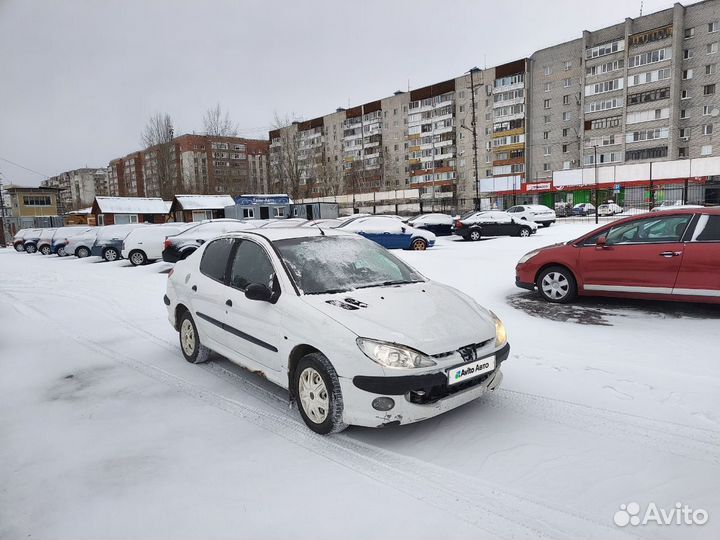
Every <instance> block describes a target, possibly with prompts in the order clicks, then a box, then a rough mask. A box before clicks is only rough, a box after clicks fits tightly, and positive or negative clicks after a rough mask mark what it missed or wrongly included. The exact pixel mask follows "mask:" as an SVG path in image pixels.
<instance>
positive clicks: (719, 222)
mask: <svg viewBox="0 0 720 540" xmlns="http://www.w3.org/2000/svg"><path fill="white" fill-rule="evenodd" d="M515 284H516V285H517V286H518V287H522V288H523V289H528V290H535V289H536V288H537V290H538V292H539V293H540V295H541V296H542V297H543V298H545V299H546V300H548V301H549V302H558V303H565V302H569V301H570V300H572V299H573V298H574V297H575V296H576V295H581V296H615V297H622V298H645V299H653V300H675V301H681V302H708V303H718V304H720V208H685V209H679V210H667V211H664V212H653V213H651V214H650V213H648V214H641V215H637V216H632V217H628V218H625V219H619V220H617V221H614V222H613V223H609V224H607V225H605V226H603V227H600V228H599V229H595V230H594V231H592V232H591V233H588V234H586V235H584V236H581V237H580V238H577V239H575V240H571V241H569V242H566V243H564V244H556V245H553V246H548V247H545V248H541V249H538V250H535V251H531V252H530V253H527V254H526V255H524V256H523V257H522V258H521V259H520V261H519V262H518V264H517V267H516V268H515Z"/></svg>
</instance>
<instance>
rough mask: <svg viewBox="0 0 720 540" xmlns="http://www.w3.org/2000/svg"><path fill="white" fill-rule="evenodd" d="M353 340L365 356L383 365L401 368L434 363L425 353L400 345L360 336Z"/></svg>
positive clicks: (419, 366) (428, 365)
mask: <svg viewBox="0 0 720 540" xmlns="http://www.w3.org/2000/svg"><path fill="white" fill-rule="evenodd" d="M355 342H356V343H357V345H358V347H360V350H361V351H362V352H363V353H364V354H365V356H367V357H368V358H369V359H370V360H372V361H373V362H377V363H378V364H380V365H381V366H383V367H388V368H400V369H402V368H422V367H430V366H434V365H436V364H435V361H434V360H432V359H431V358H430V357H429V356H427V355H426V354H423V353H421V352H420V351H416V350H415V349H411V348H409V347H403V346H402V345H396V344H394V343H387V342H385V341H377V340H375V339H368V338H361V337H359V338H357V339H356V340H355Z"/></svg>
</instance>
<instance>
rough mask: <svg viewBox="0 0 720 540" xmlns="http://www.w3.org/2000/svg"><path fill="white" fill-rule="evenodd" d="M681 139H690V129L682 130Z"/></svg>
mask: <svg viewBox="0 0 720 540" xmlns="http://www.w3.org/2000/svg"><path fill="white" fill-rule="evenodd" d="M680 138H681V139H682V140H683V141H687V140H688V139H690V128H680Z"/></svg>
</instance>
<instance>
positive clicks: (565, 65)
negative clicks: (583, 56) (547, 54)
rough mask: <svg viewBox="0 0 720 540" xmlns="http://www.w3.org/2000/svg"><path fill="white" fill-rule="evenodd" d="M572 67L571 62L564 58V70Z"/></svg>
mask: <svg viewBox="0 0 720 540" xmlns="http://www.w3.org/2000/svg"><path fill="white" fill-rule="evenodd" d="M571 67H572V62H571V61H570V60H565V62H564V63H563V69H564V70H565V71H570V68H571Z"/></svg>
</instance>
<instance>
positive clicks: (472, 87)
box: [470, 67, 480, 210]
mask: <svg viewBox="0 0 720 540" xmlns="http://www.w3.org/2000/svg"><path fill="white" fill-rule="evenodd" d="M479 71H480V68H478V67H474V68H471V69H470V99H471V100H472V136H473V169H474V170H475V210H480V179H479V178H478V160H477V121H476V118H475V114H476V113H475V78H474V74H475V73H477V72H479Z"/></svg>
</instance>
